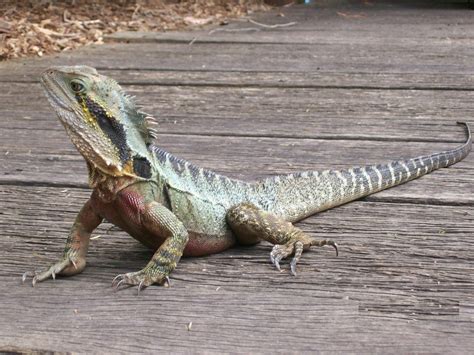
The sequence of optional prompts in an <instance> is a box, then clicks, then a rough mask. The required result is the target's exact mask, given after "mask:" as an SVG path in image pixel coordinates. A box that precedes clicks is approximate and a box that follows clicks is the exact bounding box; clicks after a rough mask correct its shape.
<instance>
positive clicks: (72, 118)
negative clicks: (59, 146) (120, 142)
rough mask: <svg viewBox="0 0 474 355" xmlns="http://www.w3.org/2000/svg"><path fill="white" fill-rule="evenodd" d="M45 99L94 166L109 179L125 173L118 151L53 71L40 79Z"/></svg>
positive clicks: (75, 143) (73, 141)
mask: <svg viewBox="0 0 474 355" xmlns="http://www.w3.org/2000/svg"><path fill="white" fill-rule="evenodd" d="M41 84H42V85H43V88H44V89H45V92H46V96H47V98H48V100H49V102H50V104H51V106H52V107H53V108H54V110H55V112H56V114H57V116H58V118H59V120H60V122H61V123H62V124H63V126H64V128H65V129H66V132H67V133H68V135H69V137H70V139H71V141H72V143H73V144H74V145H75V146H76V148H77V150H78V151H79V153H81V155H82V156H83V157H84V158H85V159H86V161H88V162H89V163H90V164H91V165H92V166H94V167H95V168H97V169H98V170H100V171H102V172H103V173H105V174H107V175H110V176H121V175H124V173H126V170H127V169H125V167H124V165H125V164H124V162H122V161H121V159H120V157H119V156H118V155H117V150H116V147H114V146H113V144H111V142H110V140H109V138H108V137H107V136H106V135H105V134H104V132H103V131H102V130H101V129H98V127H97V123H96V122H95V121H94V120H92V119H91V117H84V112H83V108H82V107H81V106H80V105H79V104H78V102H77V100H76V98H75V97H74V96H73V95H72V94H71V93H69V92H68V91H67V90H66V88H65V87H64V86H63V84H62V82H61V80H58V79H57V78H55V76H54V72H51V71H50V70H49V71H47V72H45V73H44V74H43V76H42V77H41Z"/></svg>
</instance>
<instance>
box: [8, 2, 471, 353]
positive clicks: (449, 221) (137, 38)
mask: <svg viewBox="0 0 474 355" xmlns="http://www.w3.org/2000/svg"><path fill="white" fill-rule="evenodd" d="M467 6H468V4H467V2H465V1H460V2H451V3H446V2H441V1H439V2H438V1H430V2H423V1H398V2H396V3H395V2H389V1H377V2H372V1H362V2H352V1H351V2H349V1H345V0H342V1H337V2H334V1H318V2H317V4H315V5H313V6H309V7H308V6H291V7H288V8H282V9H278V10H276V11H272V12H269V13H265V14H255V15H252V19H254V20H256V21H257V22H260V23H264V24H268V25H271V24H276V23H285V22H291V21H294V22H296V24H295V25H294V26H290V27H286V28H279V29H264V28H263V27H262V26H259V25H256V24H255V23H249V22H245V21H237V22H233V23H231V24H229V25H228V26H221V27H218V28H217V31H213V32H211V33H209V32H210V31H211V30H212V29H208V30H206V31H201V32H187V33H166V34H152V35H151V34H147V35H145V36H143V35H141V34H139V35H133V36H130V35H126V34H117V35H115V36H114V37H115V38H114V40H115V41H120V42H121V43H108V44H106V45H103V46H90V47H86V48H83V49H81V50H79V51H73V52H64V53H62V54H60V55H57V56H50V57H45V58H41V59H38V58H35V59H28V60H22V61H11V62H0V85H1V88H2V90H0V117H1V120H0V227H1V228H0V286H1V287H2V292H0V352H8V351H10V352H17V353H19V352H23V353H45V352H48V351H50V352H52V351H58V352H64V353H66V352H81V353H85V352H107V353H156V352H173V353H182V352H206V353H222V352H224V353H228V352H239V353H249V352H252V353H268V352H282V353H301V352H320V353H328V352H332V353H334V352H335V353H341V352H347V353H468V352H469V351H471V349H472V348H473V347H474V339H473V337H472V334H473V333H474V296H473V295H474V281H473V280H474V277H473V275H474V259H473V255H474V242H473V239H472V236H473V235H474V214H473V208H472V207H473V205H474V176H473V173H474V170H473V159H474V158H473V155H472V154H471V155H470V156H469V157H468V158H467V159H465V160H464V161H463V162H461V163H459V164H457V165H455V166H453V167H452V168H449V169H442V170H439V171H437V172H434V173H433V174H430V175H428V176H426V177H423V178H422V179H419V180H416V181H413V182H410V183H408V184H405V185H403V186H399V187H397V188H394V189H390V190H387V191H384V192H382V193H379V194H375V195H373V196H371V197H369V198H366V199H365V200H360V201H355V202H353V203H350V204H347V205H344V206H341V207H339V208H335V209H333V210H330V211H327V212H324V213H321V214H319V215H316V216H312V217H310V218H308V219H306V220H305V221H304V222H303V223H300V224H299V226H300V227H301V228H303V229H304V230H305V231H307V232H308V233H310V234H311V235H312V236H314V237H315V238H332V239H334V240H335V241H336V242H337V243H339V245H340V252H341V253H340V256H339V257H335V255H334V253H333V251H332V250H330V249H329V248H324V249H320V250H312V251H310V252H308V253H305V254H304V255H303V258H302V260H301V264H300V266H299V273H298V276H297V277H296V278H294V277H292V276H290V275H289V273H288V270H287V268H288V265H287V263H285V264H284V267H285V270H284V272H282V273H278V272H277V271H275V270H274V269H273V268H272V267H271V265H269V261H268V253H269V251H270V248H271V247H270V245H269V244H266V243H262V244H260V245H257V246H255V247H251V248H243V247H241V248H235V249H231V250H228V251H226V252H224V253H221V254H217V255H212V256H208V257H204V258H187V259H183V260H182V262H180V264H179V266H178V268H177V270H176V271H175V272H174V273H173V274H172V287H171V288H161V287H150V288H148V289H147V290H146V291H145V292H143V293H141V294H140V295H139V296H137V295H136V290H135V289H132V288H131V289H126V290H123V291H121V292H118V293H114V292H113V291H112V289H111V288H110V282H111V280H112V278H113V277H114V276H115V275H117V274H119V273H123V272H128V271H133V270H138V269H140V268H141V267H143V266H144V265H145V263H146V262H147V260H148V259H149V258H150V257H151V255H152V253H151V251H149V250H147V249H146V248H145V247H143V246H142V245H140V244H139V243H138V242H136V241H135V240H133V239H132V238H130V237H129V236H127V235H126V234H125V233H123V232H121V231H117V230H116V229H112V230H110V227H111V226H110V225H109V224H107V223H105V224H104V225H103V226H101V227H100V228H99V229H98V230H97V231H96V232H95V233H94V235H95V236H96V237H98V238H96V239H94V240H92V243H91V251H90V255H89V259H88V267H87V269H86V270H85V272H84V273H82V274H81V275H78V276H76V277H72V278H62V279H58V280H56V282H53V281H49V282H45V283H41V284H39V285H37V287H35V288H32V287H30V285H27V284H25V285H21V283H20V277H21V274H22V273H23V272H24V271H27V270H32V269H34V268H37V269H38V268H41V267H45V266H46V265H48V264H50V263H51V262H53V261H54V260H56V258H57V257H58V255H60V253H61V251H62V248H63V243H64V240H65V237H66V235H67V232H68V230H69V228H70V226H71V223H72V221H73V219H74V217H75V215H76V213H77V212H78V210H79V209H80V207H81V205H82V203H84V201H85V200H86V199H87V197H88V196H89V194H90V190H89V189H87V188H86V182H87V177H86V169H85V164H84V161H83V159H82V158H81V156H80V155H79V154H78V153H77V151H76V150H75V149H74V147H73V146H72V144H71V143H70V141H69V139H68V137H67V136H66V134H65V132H64V129H63V128H62V127H61V125H60V123H59V122H58V120H57V119H56V118H55V117H54V114H53V112H52V110H51V108H50V107H49V105H48V103H47V102H46V100H45V98H44V95H43V94H42V92H41V88H40V86H39V84H38V76H39V74H40V73H41V71H42V70H44V69H46V68H47V67H49V66H50V65H76V64H88V65H92V66H95V67H97V68H98V69H99V70H100V71H101V72H102V73H104V74H106V75H110V76H112V77H114V78H116V79H117V80H119V82H121V83H122V84H123V85H124V87H125V89H126V90H127V91H129V92H130V93H131V94H134V95H136V96H137V97H138V100H139V102H141V103H142V104H143V106H144V107H145V109H146V110H147V111H149V112H151V113H153V114H155V115H156V116H157V117H158V120H159V123H160V126H159V131H160V134H159V137H158V144H159V145H160V146H162V147H164V148H166V149H167V150H169V151H171V152H172V153H174V154H176V155H179V156H181V157H184V158H186V159H189V160H191V161H193V162H195V163H197V164H198V165H201V166H203V167H207V168H211V169H215V170H217V171H218V172H222V173H226V174H229V175H231V176H234V177H239V178H243V179H255V178H259V177H264V176H268V175H271V174H277V173H287V172H293V171H299V170H307V169H327V168H342V167H347V166H352V165H361V164H367V163H377V162H383V161H389V160H391V159H394V158H398V157H402V156H417V155H420V154H425V153H431V152H434V151H439V150H444V149H446V148H450V147H454V146H456V145H457V144H459V143H460V142H461V141H462V140H463V139H464V137H463V133H462V130H461V129H460V127H459V126H456V125H455V122H456V121H457V120H468V121H470V122H471V123H474V121H473V120H472V117H473V109H472V102H473V99H474V97H473V88H474V85H473V83H474V82H473V77H474V76H473V74H474V66H473V61H472V58H473V56H474V50H473V47H472V40H473V36H474V31H473V28H474V27H473V26H472V25H473V24H474V23H473V22H474V20H473V17H472V13H471V11H468V10H467V9H466V8H467ZM280 12H281V13H283V15H284V17H282V16H279V15H278V14H279V13H280ZM255 26H256V27H261V28H259V29H260V30H259V31H252V32H247V31H241V30H239V29H242V28H246V27H255ZM236 29H237V30H239V31H233V30H236ZM125 39H126V40H127V41H130V42H134V43H128V44H127V43H124V42H122V41H124V40H125ZM194 39H195V40H194ZM193 40H194V42H193V43H192V44H191V45H190V44H189V43H190V42H191V41H193ZM191 322H192V326H191V327H190V323H191Z"/></svg>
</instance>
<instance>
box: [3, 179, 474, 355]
mask: <svg viewBox="0 0 474 355" xmlns="http://www.w3.org/2000/svg"><path fill="white" fill-rule="evenodd" d="M88 194H89V192H88V191H86V190H82V189H72V188H71V189H67V190H63V189H57V188H45V187H16V186H8V187H6V186H0V196H1V200H2V207H1V216H2V219H1V220H0V223H1V225H2V228H0V258H1V260H2V268H0V283H1V284H2V286H3V290H4V292H2V293H0V313H1V314H2V317H0V329H1V330H0V332H1V336H0V349H8V348H9V347H10V346H12V345H15V347H17V348H21V349H31V348H32V349H49V350H58V351H74V352H76V351H81V352H84V351H86V352H88V351H95V350H97V348H98V347H100V349H102V350H101V351H106V352H115V351H120V352H137V351H139V352H145V351H146V352H150V351H156V350H160V351H176V349H181V350H186V349H189V350H190V351H195V350H196V349H199V350H200V351H232V350H235V349H236V347H238V349H240V350H242V351H252V352H262V351H263V352H268V351H278V350H282V349H290V348H291V349H293V350H294V351H296V352H301V351H315V350H316V349H317V350H319V351H333V352H334V351H336V352H342V351H349V352H351V351H352V352H353V351H356V352H365V351H369V350H370V351H378V350H380V351H384V350H386V349H387V347H388V348H393V347H395V346H396V347H397V351H401V352H420V351H424V352H446V351H448V352H459V353H462V352H465V351H466V350H467V349H470V348H472V346H473V345H474V342H473V339H472V337H471V336H470V334H472V332H473V331H474V316H473V315H474V314H473V312H472V309H473V308H472V307H473V306H474V299H473V297H472V295H473V294H474V282H473V279H472V277H470V275H471V274H472V273H473V272H474V269H473V265H472V262H471V255H472V254H473V253H474V249H473V247H474V245H473V244H472V243H471V242H470V240H471V236H472V234H473V232H474V224H473V223H472V216H473V215H472V211H471V210H470V209H469V208H467V207H454V206H420V205H413V204H406V205H404V204H398V205H396V204H384V203H369V202H363V201H361V202H355V203H352V204H349V205H346V206H343V207H341V208H338V209H335V210H333V211H329V212H326V213H323V214H320V215H318V216H317V217H312V218H310V219H308V220H307V221H306V223H304V224H300V226H301V227H302V228H303V229H304V230H306V231H307V232H309V233H311V234H312V235H314V237H316V238H327V237H331V238H333V239H335V240H336V241H337V242H338V243H340V249H341V255H340V257H338V258H336V257H335V256H334V255H333V253H332V251H331V250H329V249H322V250H316V251H312V252H308V253H305V254H304V256H303V258H302V261H301V264H300V268H299V271H300V272H299V274H298V276H297V277H296V278H293V277H291V276H290V275H288V273H287V270H286V267H287V265H286V263H285V265H284V266H285V271H284V272H282V273H278V272H276V271H274V270H273V269H272V268H271V267H270V265H269V263H268V252H269V250H270V247H269V245H268V244H261V245H259V246H256V247H252V248H236V249H231V250H229V251H227V252H225V253H222V254H218V255H213V256H209V257H204V258H187V259H183V260H182V261H181V263H180V264H179V267H178V268H177V270H176V271H175V272H174V273H173V276H172V287H171V288H168V289H166V288H160V287H150V288H148V289H147V290H146V291H145V292H143V293H141V294H140V296H138V297H137V296H136V290H134V289H128V290H123V291H120V292H118V293H114V292H112V290H111V289H110V286H109V285H110V281H111V279H112V278H113V277H114V276H115V275H116V274H118V273H122V272H127V271H132V270H137V269H139V268H141V267H143V265H144V264H145V263H146V261H147V259H148V258H150V257H151V253H150V252H149V251H148V250H146V249H145V248H144V247H142V246H141V245H139V244H138V243H137V242H135V241H134V240H132V239H131V238H128V237H127V238H124V237H125V236H124V234H123V233H122V232H115V231H112V232H110V233H109V234H106V228H107V227H108V226H107V225H105V226H104V227H103V228H102V229H100V230H99V232H98V234H99V235H102V236H101V237H100V238H98V239H95V240H93V241H92V244H91V251H90V255H89V259H88V260H89V266H88V268H87V269H86V271H85V272H84V273H82V274H81V275H78V276H76V277H73V278H67V279H60V280H57V281H56V282H53V281H49V282H46V283H42V284H39V285H38V286H37V287H36V288H32V287H30V286H28V285H20V283H19V278H20V275H21V273H22V272H23V271H25V270H29V269H30V268H32V267H40V266H45V265H47V264H49V263H50V262H53V261H54V260H55V259H56V258H57V256H58V255H59V254H60V251H61V249H62V245H63V242H64V238H65V235H66V233H67V230H68V228H69V227H70V224H71V222H72V220H73V218H74V215H75V213H76V212H77V210H78V209H79V208H80V205H81V203H82V202H83V201H84V200H85V199H86V198H87V196H88ZM367 216H370V218H367ZM262 290H265V291H262ZM131 322H132V323H133V326H132V325H131ZM190 322H192V323H193V324H192V327H191V330H189V331H188V330H187V325H188V324H189V323H190ZM46 334H47V336H46ZM104 334H107V336H106V337H105V336H104ZM242 339H245V341H242ZM400 339H403V341H400Z"/></svg>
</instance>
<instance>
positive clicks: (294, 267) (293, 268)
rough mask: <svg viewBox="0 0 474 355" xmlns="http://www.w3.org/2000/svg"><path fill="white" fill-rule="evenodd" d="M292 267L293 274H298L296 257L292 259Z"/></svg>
mask: <svg viewBox="0 0 474 355" xmlns="http://www.w3.org/2000/svg"><path fill="white" fill-rule="evenodd" d="M290 269H291V273H292V274H293V276H296V260H295V259H294V258H293V260H291V264H290Z"/></svg>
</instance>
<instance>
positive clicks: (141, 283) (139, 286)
mask: <svg viewBox="0 0 474 355" xmlns="http://www.w3.org/2000/svg"><path fill="white" fill-rule="evenodd" d="M143 282H144V280H142V281H140V284H139V285H138V291H137V295H139V294H140V291H141V290H142V288H143V289H145V288H146V286H143Z"/></svg>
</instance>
